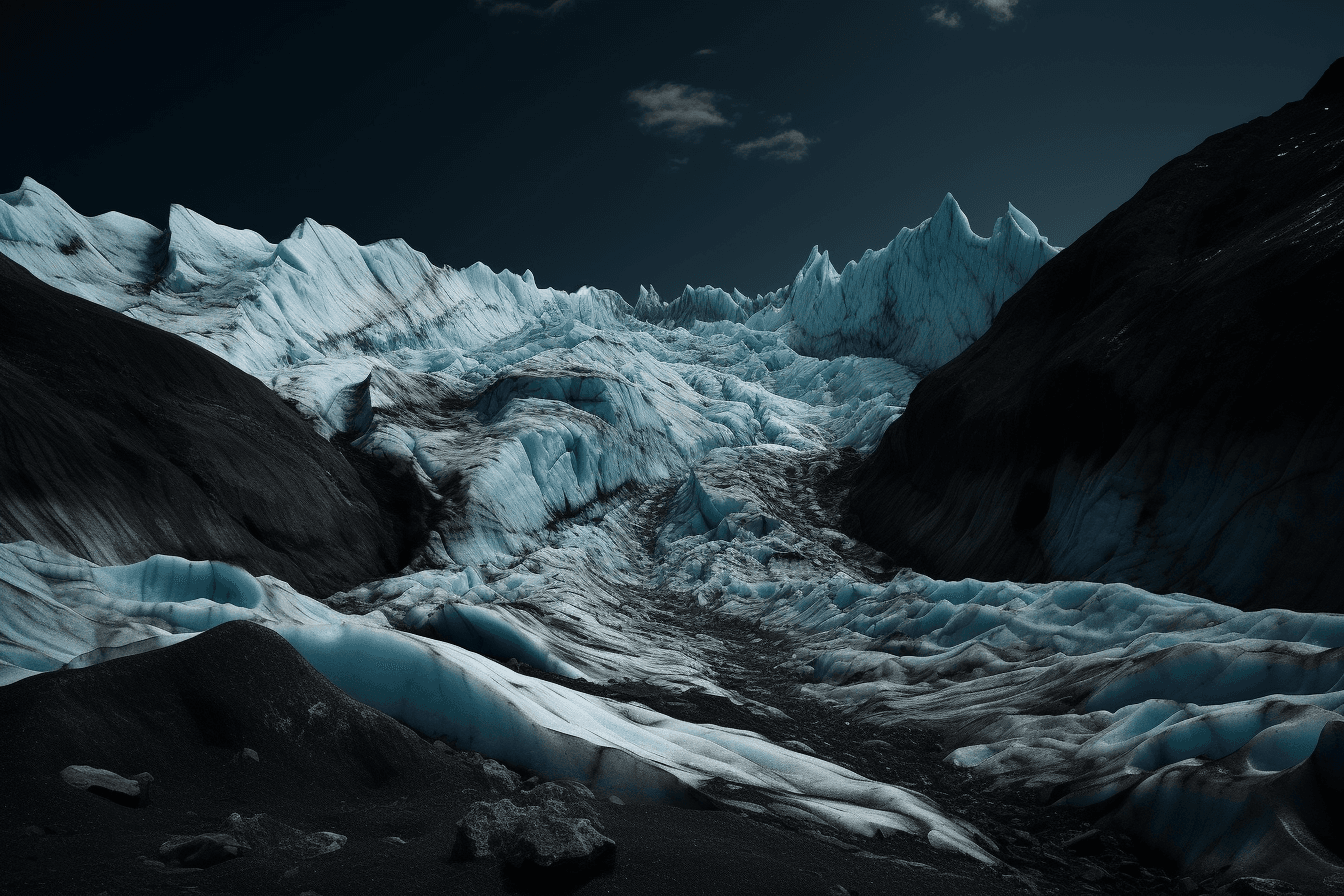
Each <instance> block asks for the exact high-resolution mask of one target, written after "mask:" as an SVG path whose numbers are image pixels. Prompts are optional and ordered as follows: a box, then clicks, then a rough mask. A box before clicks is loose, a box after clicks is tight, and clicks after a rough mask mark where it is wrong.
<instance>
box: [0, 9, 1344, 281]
mask: <svg viewBox="0 0 1344 896" xmlns="http://www.w3.org/2000/svg"><path fill="white" fill-rule="evenodd" d="M200 6H201V7H204V6H205V5H204V4H201V5H200ZM276 6H277V5H276V4H262V5H249V4H245V3H229V4H219V5H217V6H216V7H215V8H214V11H213V12H209V13H202V12H198V11H191V12H187V11H186V10H188V9H189V8H190V9H192V10H195V6H194V5H189V4H172V5H159V6H150V5H145V4H128V3H93V4H81V3H60V4H52V5H47V6H38V7H37V8H36V9H33V10H30V11H28V12H25V13H22V14H15V13H12V12H11V13H3V14H0V16H3V18H0V77H2V78H3V90H4V97H5V101H4V104H3V106H2V107H0V108H2V109H3V113H0V114H2V116H3V117H0V122H3V125H0V191H7V190H12V189H15V188H17V187H18V186H19V183H20V181H21V179H22V178H23V177H24V176H25V175H28V176H32V177H34V178H36V179H37V180H39V181H40V182H42V183H44V184H45V185H47V186H48V187H50V188H51V189H53V190H55V191H56V192H57V193H59V194H60V195H61V196H62V197H64V198H65V200H66V201H67V202H69V203H70V204H71V205H73V206H74V207H75V209H76V210H78V211H80V212H82V213H84V214H86V215H92V214H97V213H100V212H104V211H108V210H113V209H115V210H117V211H121V212H125V213H127V214H131V215H134V216H136V217H140V218H144V219H146V220H148V221H150V222H152V223H154V224H156V225H158V226H161V227H162V226H164V225H165V224H166V223H167V214H168V206H169V204H170V203H180V204H182V205H185V206H187V207H189V208H192V209H195V210H196V211H198V212H200V213H202V214H204V215H206V216H207V217H209V218H211V219H213V220H215V221H218V222H220V223H222V224H227V225H229V226H232V227H240V228H249V229H252V230H256V231H258V232H260V233H261V234H262V235H263V236H265V237H266V238H267V239H269V240H271V241H273V242H274V241H278V240H280V239H282V238H284V237H285V236H287V235H288V234H289V233H290V231H291V230H292V229H293V228H294V226H295V225H296V224H298V223H299V222H300V221H301V220H302V219H303V218H305V217H312V218H315V219H317V220H318V221H321V222H322V223H324V224H332V225H335V226H337V227H340V228H341V229H342V230H344V231H345V232H347V233H349V234H350V235H351V236H353V237H355V238H356V239H357V240H359V241H360V242H365V243H366V242H372V241H375V240H379V239H384V238H389V237H402V238H404V239H406V240H407V242H409V243H410V244H411V245H412V246H414V247H415V248H417V249H419V250H421V251H422V252H424V253H425V254H427V255H428V256H429V258H430V259H431V260H432V261H434V262H436V263H438V264H450V265H453V266H455V267H463V266H466V265H469V264H471V263H472V262H475V261H484V262H486V263H487V264H489V265H490V266H491V267H493V268H495V269H496V270H498V269H501V268H505V267H507V268H510V269H513V270H515V271H522V270H524V269H526V268H531V269H532V271H533V272H534V273H535V274H536V277H537V281H538V283H540V284H541V285H545V286H557V287H561V288H565V289H572V288H574V287H577V286H579V285H581V284H592V285H596V286H604V287H610V288H613V289H616V290H619V291H620V292H621V293H622V294H623V295H624V296H625V297H626V298H627V299H629V300H630V301H634V298H635V295H636V294H637V292H638V287H639V284H641V283H653V284H654V285H655V286H656V287H657V288H658V290H659V291H660V292H661V293H662V294H663V297H664V298H665V299H670V298H673V297H674V296H675V295H676V294H678V293H679V292H680V290H681V287H682V286H683V285H684V284H685V283H688V282H689V283H693V284H696V285H699V284H706V283H709V284H713V285H716V286H722V287H724V288H731V287H737V288H739V289H741V290H742V291H743V292H746V293H748V294H755V293H757V292H761V291H765V290H768V289H773V288H776V287H779V286H782V285H784V284H786V283H788V282H789V281H790V280H791V279H792V277H793V275H794V273H796V271H797V270H798V268H799V266H800V265H801V264H802V262H803V261H804V260H805V258H806V255H807V252H808V250H809V249H810V248H811V247H812V246H813V245H814V244H820V245H821V246H822V247H823V248H826V249H829V250H830V251H831V257H832V259H833V260H834V261H835V262H836V264H837V266H839V265H843V263H844V262H845V261H846V260H848V259H851V258H857V257H858V256H859V255H861V254H862V252H863V250H864V249H867V248H875V247H879V246H883V245H885V244H886V243H887V242H889V241H890V240H891V238H892V237H894V236H895V235H896V233H897V232H898V231H899V230H900V228H901V227H902V226H914V225H916V224H918V223H919V222H920V221H922V220H923V219H925V218H927V217H928V216H929V215H931V214H932V213H933V212H934V210H935V209H936V208H937V206H938V203H939V202H940V201H941V199H942V197H943V194H944V193H946V192H949V191H950V192H952V193H953V194H954V195H955V196H956V197H957V199H958V201H959V202H960V203H961V206H962V208H963V209H964V210H965V211H966V213H967V215H968V216H969V217H970V220H971V224H972V226H973V227H974V228H975V229H976V230H977V232H979V233H981V234H982V235H987V234H988V233H989V229H990V227H991V226H992V224H993V221H994V218H995V217H996V216H998V215H1000V214H1002V213H1003V211H1004V209H1005V208H1006V207H1007V204H1008V203H1009V202H1012V203H1013V204H1014V205H1015V206H1017V207H1018V208H1020V209H1021V210H1022V211H1023V212H1025V213H1026V214H1027V215H1028V216H1030V217H1031V218H1032V219H1033V220H1034V221H1035V222H1036V223H1037V224H1038V225H1039V226H1040V228H1041V231H1042V232H1043V233H1044V234H1046V235H1047V236H1048V237H1049V238H1050V239H1051V241H1052V242H1054V243H1055V244H1056V245H1067V244H1068V243H1069V242H1071V241H1073V240H1074V239H1076V238H1077V237H1078V236H1079V235H1081V234H1082V233H1083V232H1084V231H1085V230H1087V229H1088V228H1089V227H1091V226H1092V225H1093V224H1095V223H1096V222H1097V221H1099V220H1100V219H1101V218H1102V217H1103V216H1104V215H1105V214H1106V213H1107V212H1108V211H1110V210H1111V209H1113V208H1115V207H1116V206H1117V205H1119V204H1120V203H1121V202H1123V201H1124V200H1125V199H1127V198H1128V197H1129V196H1131V195H1132V194H1133V193H1134V191H1135V190H1137V189H1138V188H1139V187H1140V186H1141V185H1142V184H1143V182H1144V180H1145V179H1146V178H1147V176H1148V175H1149V174H1151V173H1152V171H1154V170H1155V169H1156V168H1157V167H1158V166H1159V165H1161V164H1162V163H1164V162H1166V161H1167V160H1168V159H1170V158H1172V157H1173V156H1175V155H1178V154H1180V153H1183V152H1185V151H1186V150H1188V149H1190V148H1192V147H1193V146H1195V145H1196V144H1197V143H1199V142H1200V141H1201V140H1203V139H1204V138H1205V137H1207V136H1208V135H1210V134H1213V133H1215V132H1217V131H1221V130H1224V129H1226V128H1229V127H1232V126H1234V125H1237V124H1240V123H1242V122H1244V121H1247V120H1248V119H1251V118H1254V117H1255V116H1258V115H1265V114H1268V113H1270V112H1272V111H1274V110H1275V109H1277V108H1278V107H1279V106H1281V105H1283V104H1284V103H1285V102H1288V101H1290V100H1295V99H1299V98H1301V96H1302V95H1303V94H1304V93H1305V92H1306V91H1307V90H1308V89H1309V88H1310V87H1311V85H1312V84H1313V83H1314V82H1315V81H1316V79H1317V78H1318V77H1319V76H1320V75H1321V73H1322V72H1324V70H1325V69H1326V67H1327V66H1328V65H1329V63H1330V62H1331V61H1332V60H1333V59H1335V58H1336V57H1337V56H1340V55H1344V3H1341V2H1339V0H1274V2H1264V0H1259V2H1235V0H1219V2H1213V0H1160V2H1100V0H1097V2H1092V0H946V2H941V3H920V2H904V0H869V2H843V0H828V2H825V3H820V2H789V0H766V2H756V0H742V2H731V0H716V2H696V0H682V2H672V0H668V2H642V0H559V2H554V3H550V2H548V0H526V2H523V0H518V2H498V0H444V2H443V3H441V4H440V3H434V4H414V5H410V4H408V5H403V4H396V3H391V2H386V3H377V4H368V5H365V4H336V3H316V2H314V3H306V4H288V5H283V6H280V8H279V9H277V8H276ZM16 16H17V17H16Z"/></svg>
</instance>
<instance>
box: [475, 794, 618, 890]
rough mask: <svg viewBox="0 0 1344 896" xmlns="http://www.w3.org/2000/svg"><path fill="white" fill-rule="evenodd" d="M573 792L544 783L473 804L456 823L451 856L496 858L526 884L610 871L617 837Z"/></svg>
mask: <svg viewBox="0 0 1344 896" xmlns="http://www.w3.org/2000/svg"><path fill="white" fill-rule="evenodd" d="M579 786H580V787H582V785H579ZM584 789H585V790H586V788H584ZM589 796H591V793H590V794H589ZM573 797H574V793H573V791H571V790H567V789H566V788H565V787H563V786H562V785H560V784H557V783H554V782H546V783H544V784H541V785H539V786H537V787H534V788H532V789H531V790H529V791H524V792H522V793H519V794H517V795H515V796H513V797H509V798H506V799H502V800H496V801H494V802H485V801H481V802H476V803H473V804H472V806H471V808H470V809H469V810H468V811H467V814H466V815H464V816H463V817H462V818H461V820H459V821H458V823H457V831H456V834H455V838H454V841H453V849H452V857H453V858H454V859H456V860H459V861H462V860H469V859H486V858H495V859H497V860H498V861H499V862H500V864H501V866H502V867H503V870H504V872H505V874H506V876H508V877H509V878H510V879H511V881H512V882H513V883H515V884H519V885H522V886H524V887H527V888H544V887H548V886H564V885H569V886H573V885H576V884H579V883H582V882H583V881H585V880H587V879H588V878H591V877H593V876H594V875H596V874H598V873H600V872H602V871H606V870H609V869H610V868H611V867H612V866H613V864H614V862H615V856H616V842H615V841H614V840H612V839H611V838H610V837H608V836H606V835H605V834H603V833H602V821H601V819H600V818H599V817H598V815H597V813H596V811H595V809H594V808H593V806H592V804H591V803H590V802H588V801H587V800H583V799H578V800H575V799H573Z"/></svg>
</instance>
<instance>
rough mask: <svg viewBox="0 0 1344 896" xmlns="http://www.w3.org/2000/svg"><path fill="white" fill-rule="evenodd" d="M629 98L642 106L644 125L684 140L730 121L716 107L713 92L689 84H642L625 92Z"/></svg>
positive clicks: (697, 136)
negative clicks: (649, 85) (647, 85)
mask: <svg viewBox="0 0 1344 896" xmlns="http://www.w3.org/2000/svg"><path fill="white" fill-rule="evenodd" d="M626 99H627V100H629V101H630V102H632V103H634V104H635V105H636V106H637V107H639V124H640V126H641V127H643V128H645V129H646V130H650V131H659V132H660V133H663V134H667V135H669V136H672V137H678V138H680V139H683V140H695V139H698V138H699V137H700V132H701V131H703V130H704V129H705V128H717V127H724V126H725V125H728V124H729V121H728V119H726V118H724V117H723V113H722V112H720V111H719V110H718V109H717V108H715V106H714V101H715V95H714V91H712V90H703V89H700V88H696V87H691V86H690V85H688V84H672V83H667V84H661V85H659V86H657V87H641V88H639V89H636V90H632V91H630V92H629V93H628V94H626Z"/></svg>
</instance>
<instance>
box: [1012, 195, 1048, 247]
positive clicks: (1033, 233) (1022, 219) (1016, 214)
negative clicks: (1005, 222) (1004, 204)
mask: <svg viewBox="0 0 1344 896" xmlns="http://www.w3.org/2000/svg"><path fill="white" fill-rule="evenodd" d="M1008 217H1009V218H1012V220H1013V223H1014V224H1016V225H1017V226H1018V227H1019V228H1020V229H1021V230H1022V232H1023V233H1025V234H1026V235H1027V236H1028V237H1030V238H1031V239H1034V240H1039V239H1045V238H1044V237H1043V236H1041V231H1040V229H1039V228H1037V226H1036V224H1035V223H1034V222H1033V221H1032V220H1031V219H1030V218H1028V217H1027V216H1026V215H1024V214H1022V213H1021V212H1020V211H1018V210H1017V209H1016V208H1014V207H1013V204H1012V203H1011V202H1010V203H1008Z"/></svg>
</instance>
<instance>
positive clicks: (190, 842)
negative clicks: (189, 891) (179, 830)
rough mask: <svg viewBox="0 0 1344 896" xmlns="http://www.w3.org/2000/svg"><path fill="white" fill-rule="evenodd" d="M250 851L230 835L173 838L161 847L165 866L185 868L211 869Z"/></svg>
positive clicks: (161, 856)
mask: <svg viewBox="0 0 1344 896" xmlns="http://www.w3.org/2000/svg"><path fill="white" fill-rule="evenodd" d="M249 851H250V850H248V848H247V847H246V846H244V845H243V844H241V843H239V842H238V840H237V839H236V838H234V837H232V836H230V835H228V834H193V835H190V836H184V837H172V838H170V839H168V840H166V841H165V842H164V844H163V845H162V846H160V847H159V858H160V859H162V860H163V862H164V863H165V864H168V865H174V866H178V867H183V868H209V867H210V866H212V865H218V864H219V863H220V862H227V861H228V860H229V859H236V858H238V857H239V856H244V855H247V853H248V852H249Z"/></svg>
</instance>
